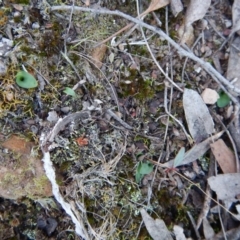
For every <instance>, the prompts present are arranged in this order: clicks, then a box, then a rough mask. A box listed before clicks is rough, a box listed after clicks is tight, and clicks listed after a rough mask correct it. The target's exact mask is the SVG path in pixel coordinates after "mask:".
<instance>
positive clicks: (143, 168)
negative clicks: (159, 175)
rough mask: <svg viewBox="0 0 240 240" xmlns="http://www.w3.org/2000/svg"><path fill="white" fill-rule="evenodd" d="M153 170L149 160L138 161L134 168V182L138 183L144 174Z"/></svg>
mask: <svg viewBox="0 0 240 240" xmlns="http://www.w3.org/2000/svg"><path fill="white" fill-rule="evenodd" d="M152 171H153V164H151V163H150V162H139V163H138V166H137V169H136V182H137V183H140V182H141V180H142V178H143V177H144V175H146V174H149V173H151V172H152Z"/></svg>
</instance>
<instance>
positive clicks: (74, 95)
mask: <svg viewBox="0 0 240 240" xmlns="http://www.w3.org/2000/svg"><path fill="white" fill-rule="evenodd" d="M63 92H64V93H66V94H67V95H69V96H72V97H76V96H77V94H76V93H75V91H74V90H73V89H72V88H69V87H66V88H65V90H64V91H63Z"/></svg>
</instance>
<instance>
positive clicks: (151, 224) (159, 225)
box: [140, 208, 173, 240]
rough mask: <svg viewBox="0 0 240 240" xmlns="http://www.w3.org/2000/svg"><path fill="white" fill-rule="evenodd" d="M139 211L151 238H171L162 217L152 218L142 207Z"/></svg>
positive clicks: (170, 239)
mask: <svg viewBox="0 0 240 240" xmlns="http://www.w3.org/2000/svg"><path fill="white" fill-rule="evenodd" d="M140 212H141V215H142V219H143V221H144V224H145V226H146V228H147V230H148V233H149V234H150V236H151V237H152V238H153V240H159V239H161V240H173V239H172V237H171V234H170V233H169V231H168V229H167V227H166V225H165V223H164V221H163V220H162V219H155V220H154V219H153V218H152V217H150V216H149V215H148V213H147V212H146V211H145V210H144V209H143V208H142V209H141V210H140ZM160 236H161V237H160Z"/></svg>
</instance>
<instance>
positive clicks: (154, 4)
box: [141, 0, 170, 16]
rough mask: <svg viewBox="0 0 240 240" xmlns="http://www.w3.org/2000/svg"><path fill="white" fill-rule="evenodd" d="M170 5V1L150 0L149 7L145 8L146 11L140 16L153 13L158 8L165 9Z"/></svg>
mask: <svg viewBox="0 0 240 240" xmlns="http://www.w3.org/2000/svg"><path fill="white" fill-rule="evenodd" d="M169 3H170V0H152V1H151V3H150V5H149V7H148V8H147V10H146V11H144V12H143V13H142V14H141V16H142V15H143V16H144V15H146V14H148V13H150V12H153V11H155V10H157V9H159V8H162V7H165V6H166V5H168V4H169Z"/></svg>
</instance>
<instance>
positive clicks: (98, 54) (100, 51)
mask: <svg viewBox="0 0 240 240" xmlns="http://www.w3.org/2000/svg"><path fill="white" fill-rule="evenodd" d="M106 51H107V46H106V45H105V44H102V45H100V46H98V47H96V48H94V50H93V52H92V58H93V62H94V64H95V65H96V66H97V67H98V68H101V67H102V64H103V63H102V60H103V58H104V56H105V53H106Z"/></svg>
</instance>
